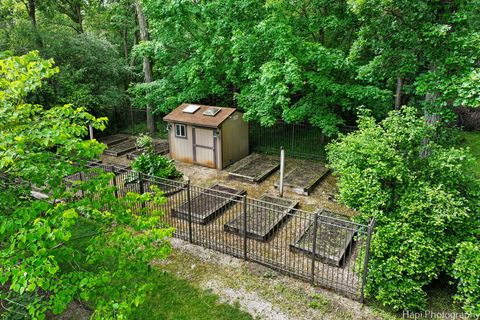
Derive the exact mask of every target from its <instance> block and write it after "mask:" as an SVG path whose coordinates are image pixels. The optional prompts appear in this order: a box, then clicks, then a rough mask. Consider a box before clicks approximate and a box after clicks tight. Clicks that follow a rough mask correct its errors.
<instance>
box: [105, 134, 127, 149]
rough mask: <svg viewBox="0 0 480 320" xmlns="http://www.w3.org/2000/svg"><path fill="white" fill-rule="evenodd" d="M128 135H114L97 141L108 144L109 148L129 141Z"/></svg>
mask: <svg viewBox="0 0 480 320" xmlns="http://www.w3.org/2000/svg"><path fill="white" fill-rule="evenodd" d="M128 138H129V137H128V136H127V135H126V134H114V135H111V136H107V137H102V138H98V139H97V141H98V142H101V143H104V144H106V145H107V146H108V147H111V146H113V145H115V144H118V143H120V142H123V141H126V140H128Z"/></svg>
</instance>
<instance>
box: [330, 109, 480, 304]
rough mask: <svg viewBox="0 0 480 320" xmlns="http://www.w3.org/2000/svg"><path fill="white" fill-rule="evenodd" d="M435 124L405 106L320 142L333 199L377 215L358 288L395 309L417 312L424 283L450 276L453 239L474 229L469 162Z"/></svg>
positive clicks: (477, 193)
mask: <svg viewBox="0 0 480 320" xmlns="http://www.w3.org/2000/svg"><path fill="white" fill-rule="evenodd" d="M437 129H439V128H436V127H435V126H433V125H429V124H427V123H426V122H425V120H424V119H423V117H419V116H418V115H417V113H416V109H415V108H411V107H405V108H403V109H402V110H401V111H392V112H391V113H389V116H388V117H387V118H386V119H385V120H383V121H382V122H381V123H379V124H377V123H376V122H375V120H374V119H373V118H372V117H370V116H369V115H368V113H366V112H365V111H364V112H363V113H362V114H361V115H360V117H359V130H358V131H357V132H354V133H352V134H349V135H347V136H341V137H340V138H339V139H338V140H336V141H334V142H333V143H331V144H330V145H329V146H328V147H327V152H328V159H329V161H330V163H331V166H332V168H333V169H334V170H335V174H336V175H337V176H338V187H339V191H340V199H341V201H342V202H343V203H345V204H346V205H348V206H349V207H351V208H353V209H356V210H358V211H359V212H360V214H359V216H358V217H357V219H358V220H361V222H367V221H369V220H370V219H371V218H375V219H376V220H377V227H376V232H375V235H374V237H373V239H372V243H371V253H372V254H371V259H370V265H369V270H370V272H369V275H368V281H367V285H366V293H367V295H368V296H370V297H373V298H375V299H377V300H378V301H380V302H382V303H383V304H384V305H387V306H390V307H392V308H393V309H395V310H418V309H425V308H426V305H427V297H426V293H425V291H424V287H425V286H426V285H427V284H429V283H431V282H432V281H433V280H434V279H436V278H437V277H438V276H439V275H440V274H442V273H444V272H446V273H447V274H450V275H451V274H452V271H453V270H452V265H453V262H454V261H455V258H456V255H457V252H458V247H457V244H458V243H459V242H462V241H464V240H465V239H468V238H471V237H472V236H473V234H474V233H475V229H476V228H478V223H479V222H478V221H479V212H480V210H479V208H480V186H479V183H478V181H477V180H475V179H474V178H473V177H472V174H471V173H470V172H469V170H468V168H469V165H471V164H472V163H473V161H474V159H473V158H472V156H471V155H470V154H469V153H468V152H467V151H466V150H464V149H457V148H454V147H451V146H448V145H444V144H442V141H446V140H445V139H443V137H442V132H444V131H443V130H437ZM426 150H428V152H426ZM424 154H427V155H428V156H422V155H424Z"/></svg>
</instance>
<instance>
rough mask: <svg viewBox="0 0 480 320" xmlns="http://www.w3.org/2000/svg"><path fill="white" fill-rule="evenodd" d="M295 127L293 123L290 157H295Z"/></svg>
mask: <svg viewBox="0 0 480 320" xmlns="http://www.w3.org/2000/svg"><path fill="white" fill-rule="evenodd" d="M295 126H296V124H295V123H294V124H293V125H292V157H295Z"/></svg>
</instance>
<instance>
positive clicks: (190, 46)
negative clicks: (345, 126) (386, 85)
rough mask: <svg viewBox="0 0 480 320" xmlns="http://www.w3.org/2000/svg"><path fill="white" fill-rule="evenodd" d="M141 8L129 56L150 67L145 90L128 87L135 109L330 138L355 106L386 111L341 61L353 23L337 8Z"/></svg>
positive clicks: (153, 4)
mask: <svg viewBox="0 0 480 320" xmlns="http://www.w3.org/2000/svg"><path fill="white" fill-rule="evenodd" d="M144 7H145V13H146V14H147V16H148V18H149V22H150V24H149V27H150V31H151V41H150V42H148V43H142V44H141V45H140V46H138V47H136V50H137V51H138V52H139V53H143V54H147V55H148V56H150V57H151V58H152V60H153V61H154V64H155V66H157V67H156V68H155V70H154V73H155V81H154V82H153V83H149V84H141V85H136V86H134V87H133V88H132V89H131V92H132V94H133V95H134V97H135V99H134V103H136V104H137V105H139V106H145V105H147V104H151V105H156V106H158V109H159V111H161V112H166V111H169V110H171V109H172V108H174V107H176V106H177V105H178V104H179V103H181V102H184V101H199V102H202V101H203V102H206V103H214V104H220V105H235V106H238V107H239V108H240V109H242V110H243V111H245V112H246V114H245V116H246V117H247V119H255V120H257V121H259V122H261V123H262V124H263V125H272V124H273V123H275V121H276V120H277V119H278V118H283V119H284V120H286V121H288V122H302V121H309V122H310V123H312V124H314V125H316V126H318V127H320V128H322V129H323V130H324V131H325V133H326V134H328V135H332V134H334V133H336V132H337V127H338V126H339V125H340V124H342V123H343V122H344V119H343V118H342V115H344V114H345V115H350V116H351V115H353V114H355V109H356V106H357V105H359V104H369V105H371V106H372V108H373V107H376V109H375V110H376V111H377V112H378V114H379V115H380V114H382V113H383V112H384V111H385V109H386V108H387V107H388V101H389V100H390V98H391V97H390V94H389V92H387V91H384V90H382V89H379V88H377V87H374V86H370V85H366V84H365V83H364V82H363V81H357V80H355V79H354V77H355V66H354V65H353V64H351V63H349V62H348V61H347V60H346V48H348V40H346V39H348V34H349V32H350V31H349V28H351V27H354V21H353V20H352V16H351V15H350V14H349V12H348V11H347V7H346V5H345V3H339V2H331V1H311V2H308V3H307V2H297V3H291V2H288V1H272V2H268V3H267V4H265V5H263V4H262V3H260V2H258V1H251V0H244V1H233V0H229V1H212V2H208V3H207V2H188V1H187V2H177V1H169V0H166V1H164V0H149V1H144ZM172 17H175V18H172ZM339 39H342V40H341V41H339ZM343 39H345V40H343Z"/></svg>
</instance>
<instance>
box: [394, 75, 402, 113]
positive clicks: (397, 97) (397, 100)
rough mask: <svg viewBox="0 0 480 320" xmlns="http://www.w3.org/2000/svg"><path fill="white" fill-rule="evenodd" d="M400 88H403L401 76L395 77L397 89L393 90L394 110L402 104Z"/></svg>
mask: <svg viewBox="0 0 480 320" xmlns="http://www.w3.org/2000/svg"><path fill="white" fill-rule="evenodd" d="M402 88H403V78H402V77H397V89H396V91H395V110H398V109H400V107H401V106H402Z"/></svg>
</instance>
